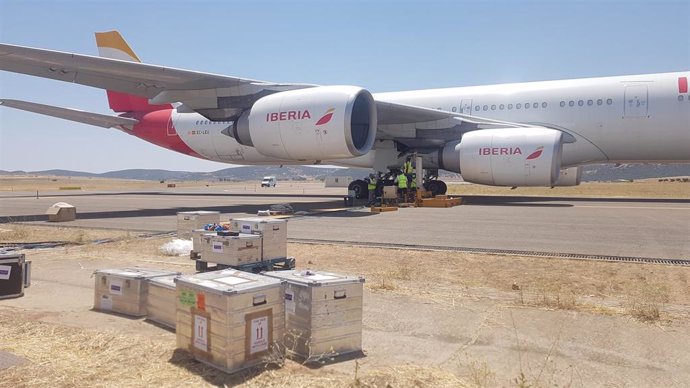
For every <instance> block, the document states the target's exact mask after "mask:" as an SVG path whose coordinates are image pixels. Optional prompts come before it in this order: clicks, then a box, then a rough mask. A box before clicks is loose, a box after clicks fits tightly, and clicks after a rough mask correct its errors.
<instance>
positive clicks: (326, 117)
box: [316, 108, 335, 125]
mask: <svg viewBox="0 0 690 388" xmlns="http://www.w3.org/2000/svg"><path fill="white" fill-rule="evenodd" d="M333 112H335V109H334V108H331V109H329V110H327V111H326V114H325V115H323V116H322V117H321V118H320V119H319V121H317V122H316V125H324V124H328V123H329V122H330V121H331V119H332V118H333Z"/></svg>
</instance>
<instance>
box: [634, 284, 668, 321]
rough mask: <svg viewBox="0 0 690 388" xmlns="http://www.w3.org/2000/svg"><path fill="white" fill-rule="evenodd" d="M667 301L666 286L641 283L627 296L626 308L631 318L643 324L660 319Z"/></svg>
mask: <svg viewBox="0 0 690 388" xmlns="http://www.w3.org/2000/svg"><path fill="white" fill-rule="evenodd" d="M668 301H669V295H668V289H667V286H666V285H664V284H650V283H641V284H640V285H639V287H638V288H637V289H635V290H633V292H631V293H630V295H629V296H628V299H627V303H626V306H627V311H628V313H629V314H630V315H631V316H633V317H635V318H637V319H639V320H641V321H644V322H654V321H658V320H659V319H660V318H661V311H662V309H663V306H664V304H666V303H668Z"/></svg>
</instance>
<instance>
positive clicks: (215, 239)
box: [192, 232, 261, 266]
mask: <svg viewBox="0 0 690 388" xmlns="http://www.w3.org/2000/svg"><path fill="white" fill-rule="evenodd" d="M224 234H229V235H219V234H218V233H217V232H209V233H204V234H199V235H198V237H196V234H195V238H194V239H193V240H192V241H193V242H194V243H193V244H194V245H193V247H194V248H193V249H194V251H195V252H198V253H199V254H200V255H201V257H202V259H203V260H204V261H206V262H210V263H217V264H223V265H229V266H239V265H243V264H249V263H256V262H259V261H261V236H260V235H256V234H246V233H231V232H227V233H224Z"/></svg>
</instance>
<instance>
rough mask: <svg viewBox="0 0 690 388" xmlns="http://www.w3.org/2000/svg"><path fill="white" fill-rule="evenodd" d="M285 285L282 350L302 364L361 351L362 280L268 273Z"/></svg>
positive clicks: (309, 273) (293, 272) (307, 273)
mask: <svg viewBox="0 0 690 388" xmlns="http://www.w3.org/2000/svg"><path fill="white" fill-rule="evenodd" d="M264 275H266V276H269V277H274V278H276V279H281V280H285V281H287V284H286V285H285V315H286V318H285V347H286V349H287V351H288V352H289V353H292V354H295V355H298V356H300V357H302V358H304V359H305V360H306V361H317V360H319V359H321V358H325V357H334V356H339V355H341V354H346V353H351V352H356V351H361V350H362V306H363V304H362V300H363V291H364V290H363V288H364V287H363V285H364V278H361V277H356V276H347V275H339V274H335V273H331V272H323V271H303V270H302V271H298V270H291V271H272V272H265V273H264Z"/></svg>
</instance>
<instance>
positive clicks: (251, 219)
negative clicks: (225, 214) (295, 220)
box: [230, 217, 287, 224]
mask: <svg viewBox="0 0 690 388" xmlns="http://www.w3.org/2000/svg"><path fill="white" fill-rule="evenodd" d="M230 221H232V222H257V223H266V224H286V223H287V219H285V218H272V217H243V218H233V219H231V220H230Z"/></svg>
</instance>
